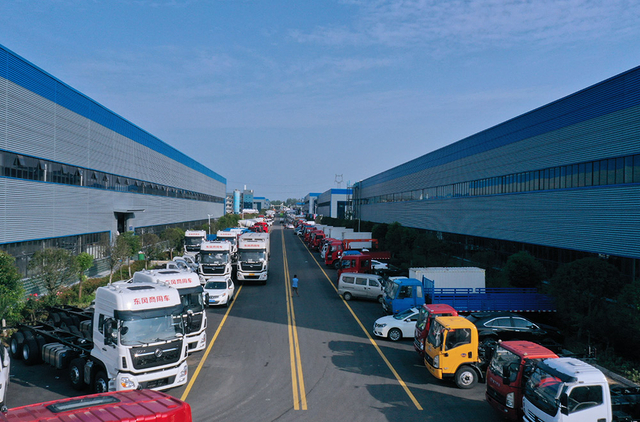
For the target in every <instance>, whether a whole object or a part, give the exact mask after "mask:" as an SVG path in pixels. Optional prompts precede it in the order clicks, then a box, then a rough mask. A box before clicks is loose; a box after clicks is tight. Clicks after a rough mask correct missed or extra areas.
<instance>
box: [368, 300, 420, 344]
mask: <svg viewBox="0 0 640 422" xmlns="http://www.w3.org/2000/svg"><path fill="white" fill-rule="evenodd" d="M419 312H420V310H419V309H418V308H409V309H407V310H404V311H402V312H399V313H397V314H395V315H389V316H384V317H382V318H378V319H377V320H376V322H375V323H374V324H373V334H375V335H377V336H378V337H384V338H388V339H389V340H391V341H398V340H402V338H403V337H411V338H413V334H414V331H415V329H416V321H418V313H419Z"/></svg>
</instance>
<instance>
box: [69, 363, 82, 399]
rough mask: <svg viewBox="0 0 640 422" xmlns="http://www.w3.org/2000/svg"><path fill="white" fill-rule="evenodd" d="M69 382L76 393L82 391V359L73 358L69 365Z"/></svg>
mask: <svg viewBox="0 0 640 422" xmlns="http://www.w3.org/2000/svg"><path fill="white" fill-rule="evenodd" d="M69 382H70V383H71V388H73V389H74V390H76V391H81V390H83V389H84V359H82V358H75V359H74V360H72V361H71V364H69Z"/></svg>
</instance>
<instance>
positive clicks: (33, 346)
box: [22, 337, 40, 365]
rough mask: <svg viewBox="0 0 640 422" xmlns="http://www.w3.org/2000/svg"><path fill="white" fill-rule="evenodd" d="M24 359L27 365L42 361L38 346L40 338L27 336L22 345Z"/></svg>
mask: <svg viewBox="0 0 640 422" xmlns="http://www.w3.org/2000/svg"><path fill="white" fill-rule="evenodd" d="M22 359H23V360H24V363H25V364H27V365H35V364H36V363H40V349H39V348H38V340H36V339H35V337H32V338H27V339H25V340H24V344H23V345H22Z"/></svg>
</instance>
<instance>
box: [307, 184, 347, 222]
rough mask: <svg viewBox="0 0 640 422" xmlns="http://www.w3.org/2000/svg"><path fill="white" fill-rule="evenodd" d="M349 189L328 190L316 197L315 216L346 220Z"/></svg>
mask: <svg viewBox="0 0 640 422" xmlns="http://www.w3.org/2000/svg"><path fill="white" fill-rule="evenodd" d="M351 195H352V190H351V189H329V190H328V191H326V192H323V193H321V194H320V195H318V198H317V203H318V204H317V208H316V214H319V215H322V216H324V217H331V218H347V217H348V215H347V211H348V209H349V203H350V201H351Z"/></svg>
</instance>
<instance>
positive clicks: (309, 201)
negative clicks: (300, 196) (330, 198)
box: [303, 193, 320, 214]
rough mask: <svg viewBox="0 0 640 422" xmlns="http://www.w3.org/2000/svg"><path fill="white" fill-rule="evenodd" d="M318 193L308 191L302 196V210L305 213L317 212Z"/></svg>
mask: <svg viewBox="0 0 640 422" xmlns="http://www.w3.org/2000/svg"><path fill="white" fill-rule="evenodd" d="M319 196H320V194H319V193H309V194H307V196H305V197H304V203H303V211H304V212H305V213H307V214H317V213H318V212H317V208H318V197H319Z"/></svg>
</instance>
